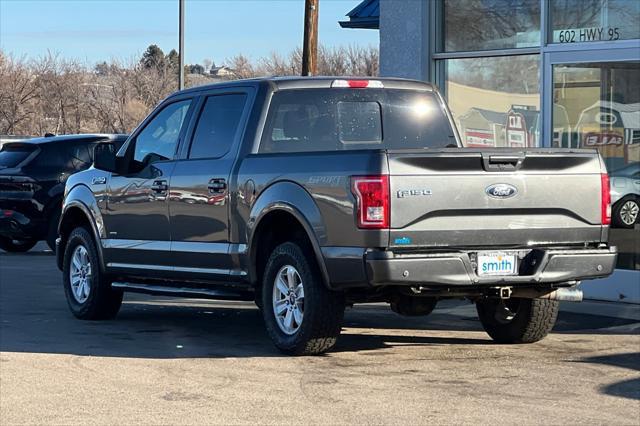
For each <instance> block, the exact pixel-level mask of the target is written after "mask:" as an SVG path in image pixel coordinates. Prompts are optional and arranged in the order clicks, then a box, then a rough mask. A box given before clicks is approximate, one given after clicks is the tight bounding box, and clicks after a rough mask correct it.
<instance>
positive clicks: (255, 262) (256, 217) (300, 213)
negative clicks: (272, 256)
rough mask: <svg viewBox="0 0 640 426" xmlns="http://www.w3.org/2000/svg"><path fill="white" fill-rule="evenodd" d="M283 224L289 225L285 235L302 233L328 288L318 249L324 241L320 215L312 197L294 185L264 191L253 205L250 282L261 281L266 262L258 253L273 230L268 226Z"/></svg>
mask: <svg viewBox="0 0 640 426" xmlns="http://www.w3.org/2000/svg"><path fill="white" fill-rule="evenodd" d="M291 221H293V222H291ZM285 223H286V224H287V225H288V226H287V230H286V232H285V233H284V236H287V237H290V236H292V235H297V233H303V235H304V237H305V238H306V240H307V241H308V242H309V246H310V249H311V250H312V251H313V254H314V257H315V260H316V262H317V264H318V267H319V269H320V273H321V275H322V277H321V278H322V281H323V283H324V285H325V286H327V287H328V288H329V287H330V281H329V274H328V271H327V268H326V265H325V263H324V257H323V256H322V251H321V249H320V247H321V246H322V244H324V242H325V241H326V233H325V226H324V221H323V220H322V215H321V214H320V210H319V208H318V206H317V205H316V203H315V201H314V200H313V198H312V197H311V195H310V194H309V193H308V192H307V191H306V190H305V189H304V188H302V187H301V186H300V185H297V184H295V183H293V182H281V183H278V184H274V185H272V186H271V187H269V188H268V189H266V190H265V191H263V193H262V194H261V195H260V197H259V198H258V199H257V200H256V202H255V204H254V205H253V208H252V210H251V214H250V217H249V221H248V222H247V242H248V248H247V253H248V257H249V265H248V272H249V278H250V280H251V283H253V284H256V283H259V282H260V277H261V273H262V270H261V268H262V269H263V267H264V265H262V264H263V263H264V264H266V259H263V258H261V255H264V253H261V248H264V244H265V237H268V233H269V231H272V229H271V226H273V225H276V226H281V225H283V224H285ZM280 240H282V242H283V241H284V239H282V238H280V239H276V241H275V242H277V243H279V242H280ZM273 244H274V243H272V244H271V245H273ZM263 257H264V256H263Z"/></svg>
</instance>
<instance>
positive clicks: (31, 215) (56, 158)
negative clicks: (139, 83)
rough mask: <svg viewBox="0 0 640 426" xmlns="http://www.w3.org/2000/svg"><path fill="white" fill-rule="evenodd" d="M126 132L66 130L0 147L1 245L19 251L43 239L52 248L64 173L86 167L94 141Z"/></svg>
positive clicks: (116, 141)
mask: <svg viewBox="0 0 640 426" xmlns="http://www.w3.org/2000/svg"><path fill="white" fill-rule="evenodd" d="M125 140H126V135H99V134H95V135H93V134H91V135H66V136H53V137H43V138H34V139H28V140H24V141H20V142H6V143H5V144H4V145H3V146H2V148H1V149H0V249H3V250H6V251H9V252H24V251H28V250H29V249H31V248H32V247H33V246H34V245H35V244H36V243H37V242H38V241H40V240H45V241H46V242H47V244H48V245H49V247H51V249H55V239H56V237H57V235H58V234H57V230H58V220H59V219H60V212H61V209H62V196H63V192H64V184H65V182H66V181H67V178H68V177H69V176H70V175H71V174H73V173H76V172H78V171H80V170H85V169H87V168H88V167H89V166H90V165H91V163H92V162H93V148H94V147H95V146H96V144H97V143H99V142H110V143H113V144H115V145H121V144H122V143H123V142H124V141H125Z"/></svg>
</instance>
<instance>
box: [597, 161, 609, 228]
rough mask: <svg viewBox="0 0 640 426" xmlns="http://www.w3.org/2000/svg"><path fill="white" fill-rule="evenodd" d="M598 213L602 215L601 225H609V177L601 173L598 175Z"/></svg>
mask: <svg viewBox="0 0 640 426" xmlns="http://www.w3.org/2000/svg"><path fill="white" fill-rule="evenodd" d="M600 192H601V196H600V212H601V215H602V224H603V225H610V224H611V187H610V186H609V175H608V174H606V173H602V174H601V175H600Z"/></svg>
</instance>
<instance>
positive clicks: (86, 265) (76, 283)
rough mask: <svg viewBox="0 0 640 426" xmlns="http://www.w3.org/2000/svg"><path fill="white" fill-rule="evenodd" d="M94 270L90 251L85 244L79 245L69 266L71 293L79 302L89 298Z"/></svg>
mask: <svg viewBox="0 0 640 426" xmlns="http://www.w3.org/2000/svg"><path fill="white" fill-rule="evenodd" d="M92 278H93V275H92V271H91V261H90V259H89V253H88V252H87V249H86V248H85V247H84V246H83V245H79V246H78V247H76V248H75V250H74V251H73V254H72V255H71V267H70V268H69V282H70V283H71V293H72V294H73V297H74V299H76V302H78V303H81V304H82V303H84V302H86V301H87V299H88V298H89V293H90V291H91V284H92Z"/></svg>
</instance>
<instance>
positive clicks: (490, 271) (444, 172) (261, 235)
mask: <svg viewBox="0 0 640 426" xmlns="http://www.w3.org/2000/svg"><path fill="white" fill-rule="evenodd" d="M460 147H461V143H460V140H459V137H458V136H457V134H456V131H455V127H454V125H453V122H452V119H451V114H450V113H449V111H448V110H447V108H446V106H445V104H444V102H443V99H442V97H441V96H440V95H439V94H438V92H437V91H436V90H435V88H433V87H432V86H431V85H429V84H426V83H422V82H416V81H408V80H398V79H376V80H367V79H351V80H346V79H340V78H271V79H256V80H245V81H235V82H227V83H223V84H219V85H211V86H201V87H197V88H192V89H187V90H184V91H181V92H178V93H176V94H174V95H172V96H170V97H169V98H167V99H166V100H164V101H163V102H162V103H161V104H160V105H159V106H158V107H157V108H156V109H155V110H154V111H153V112H152V113H151V115H149V116H148V117H147V118H146V119H145V120H144V121H143V122H142V124H141V125H140V126H139V127H138V128H137V130H136V131H135V132H134V133H133V134H132V136H131V137H130V138H129V139H128V141H127V142H126V143H125V145H124V146H123V147H122V148H121V149H120V150H119V151H118V152H117V154H116V147H114V146H112V145H110V144H101V145H100V146H99V147H98V148H96V158H95V168H92V169H89V170H86V171H84V172H81V173H78V174H76V175H73V176H71V177H70V178H69V180H68V181H67V185H66V196H65V199H64V207H63V215H62V219H61V222H60V237H59V239H58V241H57V244H58V247H59V249H58V251H57V253H58V266H59V268H60V269H61V270H62V271H63V283H64V290H65V294H66V298H67V302H68V305H69V308H70V310H71V312H72V313H73V314H74V315H75V316H76V317H78V318H81V319H103V318H111V317H113V316H115V315H116V314H117V312H118V310H119V308H120V305H121V302H122V297H123V292H124V291H135V292H145V293H152V294H164V295H175V296H191V297H209V298H223V299H224V298H226V299H239V300H255V302H256V304H257V305H258V306H259V307H260V308H261V310H262V315H263V318H264V321H265V324H266V328H267V330H268V333H269V335H270V336H271V338H272V339H273V341H274V343H275V345H276V346H277V347H278V348H279V349H281V350H282V351H284V352H286V353H291V354H317V353H321V352H324V351H326V350H328V349H330V348H331V347H333V345H334V344H335V341H336V339H337V337H338V335H339V334H340V330H341V325H342V319H343V315H344V310H345V306H347V305H350V304H354V303H362V302H388V303H389V304H390V305H391V309H393V310H394V311H395V312H397V313H399V314H401V315H409V316H413V315H427V314H429V313H430V312H431V311H432V310H433V308H434V307H435V305H436V303H437V301H438V300H441V299H446V298H453V297H455V298H464V297H466V298H469V299H471V300H472V301H474V302H475V303H476V304H477V310H478V314H479V317H480V320H481V322H482V324H483V326H484V328H485V330H486V331H487V332H488V333H489V335H490V336H491V337H492V338H493V339H494V340H496V341H498V342H507V343H529V342H534V341H537V340H540V339H542V338H543V337H544V336H545V335H546V334H547V333H548V332H549V331H550V330H551V328H552V327H553V325H554V323H555V320H556V315H557V312H558V301H559V300H574V301H575V300H580V299H581V295H582V293H581V292H580V291H579V290H578V289H576V286H577V284H578V283H579V281H580V280H583V279H591V278H597V277H604V276H607V275H609V274H611V273H612V271H613V268H614V265H615V261H616V256H617V254H616V249H615V247H610V246H609V245H608V243H607V235H608V227H609V221H610V210H609V207H610V205H609V183H608V177H607V174H606V170H605V169H604V166H603V165H602V164H604V163H603V162H602V161H601V158H600V156H599V154H598V153H597V151H595V150H568V149H526V148H522V149H484V150H483V149H478V148H470V149H461V148H460ZM594 194H597V196H595V197H594ZM212 196H215V202H213V203H209V202H204V201H200V200H204V199H205V198H210V197H212Z"/></svg>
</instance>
